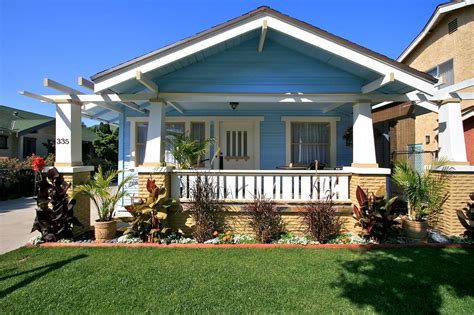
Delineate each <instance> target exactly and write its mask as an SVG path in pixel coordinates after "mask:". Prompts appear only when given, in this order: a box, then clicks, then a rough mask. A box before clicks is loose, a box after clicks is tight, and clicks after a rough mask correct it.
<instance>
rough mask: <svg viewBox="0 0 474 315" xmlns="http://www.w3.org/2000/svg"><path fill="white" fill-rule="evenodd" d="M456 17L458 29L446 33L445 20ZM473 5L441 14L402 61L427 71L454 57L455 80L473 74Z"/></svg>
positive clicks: (463, 78)
mask: <svg viewBox="0 0 474 315" xmlns="http://www.w3.org/2000/svg"><path fill="white" fill-rule="evenodd" d="M455 18H457V19H458V30H457V31H455V32H454V33H452V34H448V23H449V22H450V21H452V20H453V19H455ZM473 38H474V6H470V7H466V8H465V9H461V10H456V11H453V12H452V13H451V14H449V15H447V16H446V17H444V18H443V19H442V20H441V21H440V22H439V24H438V25H437V27H436V28H435V29H434V30H433V32H432V33H430V34H428V35H427V36H426V37H425V38H424V40H423V41H422V42H421V43H420V44H418V46H417V47H416V48H415V49H414V50H413V51H412V52H411V53H410V55H408V57H407V58H406V59H405V60H404V61H403V62H404V63H406V64H408V65H409V66H411V67H413V68H415V69H418V70H421V71H428V70H430V69H431V68H433V67H435V66H436V65H438V64H440V63H442V62H444V61H447V60H449V59H451V58H452V59H453V60H454V81H455V82H461V81H464V80H466V79H469V78H472V77H474V67H473V66H472V63H473V60H474V59H473V56H474V40H473Z"/></svg>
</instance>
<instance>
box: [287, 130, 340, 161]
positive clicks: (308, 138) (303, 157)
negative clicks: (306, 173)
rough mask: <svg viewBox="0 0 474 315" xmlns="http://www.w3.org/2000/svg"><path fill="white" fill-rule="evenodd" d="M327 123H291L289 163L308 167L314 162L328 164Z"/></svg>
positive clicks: (328, 136) (328, 138)
mask: <svg viewBox="0 0 474 315" xmlns="http://www.w3.org/2000/svg"><path fill="white" fill-rule="evenodd" d="M330 135H331V126H330V123H329V122H292V123H291V148H290V150H291V162H293V163H296V164H305V165H308V164H310V163H313V162H314V161H316V160H317V161H318V162H319V163H322V164H326V165H329V164H330V162H331V161H330V155H331V152H330V143H331V141H330V140H331V139H330Z"/></svg>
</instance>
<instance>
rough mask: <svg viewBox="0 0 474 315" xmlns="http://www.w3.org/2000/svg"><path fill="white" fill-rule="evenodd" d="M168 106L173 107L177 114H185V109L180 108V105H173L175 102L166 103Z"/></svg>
mask: <svg viewBox="0 0 474 315" xmlns="http://www.w3.org/2000/svg"><path fill="white" fill-rule="evenodd" d="M166 104H168V105H170V106H171V107H173V108H174V109H175V110H176V111H177V112H179V113H180V114H182V113H184V109H183V108H182V107H181V106H179V105H178V104H176V103H173V102H166Z"/></svg>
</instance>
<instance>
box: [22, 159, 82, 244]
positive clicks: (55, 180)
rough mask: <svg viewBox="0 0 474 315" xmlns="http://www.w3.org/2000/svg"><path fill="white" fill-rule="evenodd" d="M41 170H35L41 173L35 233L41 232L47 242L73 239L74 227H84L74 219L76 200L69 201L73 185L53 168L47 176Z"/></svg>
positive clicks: (33, 229) (34, 225)
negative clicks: (68, 193) (68, 192)
mask: <svg viewBox="0 0 474 315" xmlns="http://www.w3.org/2000/svg"><path fill="white" fill-rule="evenodd" d="M41 170H42V167H41V169H35V171H36V172H37V173H39V181H38V182H37V191H38V194H37V196H36V198H35V199H36V204H37V206H38V207H37V208H36V218H35V221H34V223H33V228H32V229H31V232H33V231H39V232H40V233H41V237H42V239H43V241H45V242H56V241H58V240H60V239H63V238H70V237H72V229H73V227H74V226H82V224H81V222H79V220H78V219H77V218H76V217H74V215H73V209H74V205H75V204H76V200H75V199H72V200H69V197H68V195H67V191H68V189H69V188H70V186H71V184H70V183H69V184H68V183H66V182H65V181H64V178H63V176H62V175H61V174H60V173H59V172H58V170H57V169H56V168H55V167H53V168H51V169H49V170H48V171H47V172H46V174H42V173H41Z"/></svg>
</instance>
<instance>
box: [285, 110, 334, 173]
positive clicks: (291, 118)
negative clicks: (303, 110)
mask: <svg viewBox="0 0 474 315" xmlns="http://www.w3.org/2000/svg"><path fill="white" fill-rule="evenodd" d="M281 120H282V121H284V122H285V125H286V126H285V138H286V164H287V165H288V164H289V163H290V162H291V124H292V123H298V122H302V123H304V122H309V123H311V122H312V123H316V122H321V123H329V126H330V127H329V128H330V136H329V137H330V139H329V146H330V147H329V155H330V158H329V160H330V163H331V164H330V165H328V166H329V167H336V166H337V122H338V121H340V120H341V118H340V117H333V116H314V117H306V116H282V117H281Z"/></svg>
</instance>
